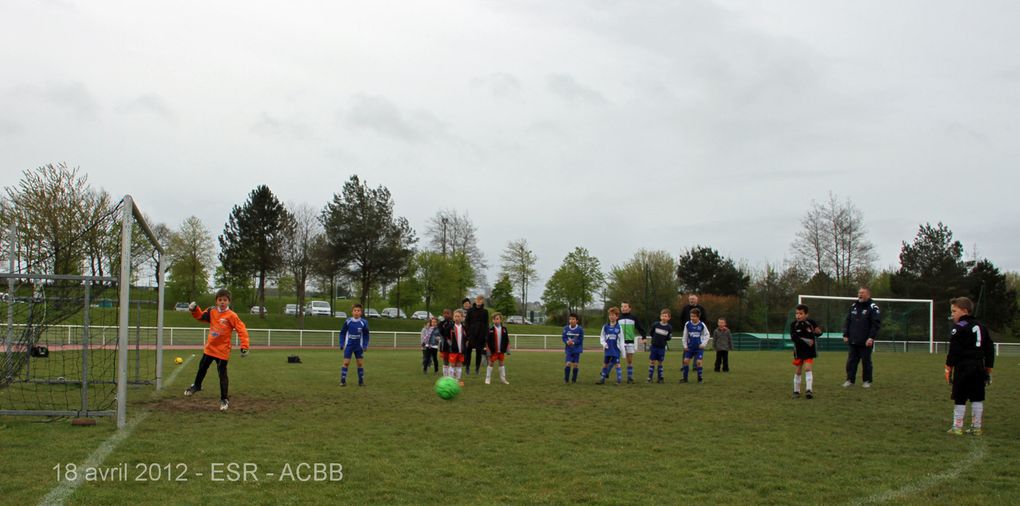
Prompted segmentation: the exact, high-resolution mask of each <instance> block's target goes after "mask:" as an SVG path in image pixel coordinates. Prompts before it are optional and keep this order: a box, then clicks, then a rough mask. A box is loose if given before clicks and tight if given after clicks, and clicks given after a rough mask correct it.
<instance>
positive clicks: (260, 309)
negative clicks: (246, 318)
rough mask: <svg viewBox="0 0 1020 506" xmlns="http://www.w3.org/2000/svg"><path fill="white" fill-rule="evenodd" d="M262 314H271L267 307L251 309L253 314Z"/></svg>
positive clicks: (253, 307)
mask: <svg viewBox="0 0 1020 506" xmlns="http://www.w3.org/2000/svg"><path fill="white" fill-rule="evenodd" d="M260 313H265V314H269V311H268V310H267V309H266V308H265V307H263V306H252V307H251V314H260Z"/></svg>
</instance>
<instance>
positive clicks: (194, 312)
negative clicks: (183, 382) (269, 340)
mask: <svg viewBox="0 0 1020 506" xmlns="http://www.w3.org/2000/svg"><path fill="white" fill-rule="evenodd" d="M188 309H190V310H191V316H193V317H195V319H196V320H200V321H203V322H208V323H209V337H208V339H206V342H205V350H204V353H203V354H202V360H201V361H200V362H199V363H198V373H197V374H195V383H193V384H192V385H191V386H190V387H188V389H187V390H185V391H184V395H186V396H190V395H193V394H195V393H196V392H200V391H201V390H202V380H204V379H205V374H206V373H207V372H208V371H209V366H210V365H212V363H213V361H215V362H216V372H217V373H218V374H219V376H220V411H226V410H227V408H229V407H230V397H229V396H228V395H227V389H228V386H229V383H230V380H229V379H228V378H227V361H229V360H230V338H231V336H232V335H233V333H234V332H237V337H238V338H239V339H240V340H241V358H245V357H247V356H248V343H249V341H248V329H247V328H246V327H245V326H244V322H242V321H241V318H239V317H238V316H237V313H235V312H234V311H233V310H231V309H230V290H227V289H221V290H218V291H217V292H216V306H214V307H210V308H206V309H205V310H204V311H203V310H202V308H200V307H198V304H196V303H194V302H192V303H191V304H190V305H188Z"/></svg>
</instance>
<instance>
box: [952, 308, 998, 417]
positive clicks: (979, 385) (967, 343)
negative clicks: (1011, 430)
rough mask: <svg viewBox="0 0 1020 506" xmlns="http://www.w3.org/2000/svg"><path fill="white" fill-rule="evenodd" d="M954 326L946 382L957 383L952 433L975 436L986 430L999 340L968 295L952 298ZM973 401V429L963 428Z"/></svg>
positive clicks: (954, 390) (954, 392)
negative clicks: (976, 312) (987, 395)
mask: <svg viewBox="0 0 1020 506" xmlns="http://www.w3.org/2000/svg"><path fill="white" fill-rule="evenodd" d="M949 303H950V307H949V310H950V314H951V315H952V317H953V328H952V330H951V331H950V332H949V353H948V354H947V355H946V381H947V382H949V383H952V385H953V403H954V406H953V408H954V409H953V426H952V427H950V428H949V431H948V432H949V433H950V434H952V435H955V436H961V435H963V434H964V433H965V432H966V433H967V434H972V435H975V436H980V435H981V434H983V433H984V429H982V418H983V416H984V411H985V385H988V384H991V382H992V367H994V366H995V343H993V342H992V334H991V333H990V332H988V329H987V328H986V327H985V326H984V325H982V324H981V323H980V322H978V321H977V319H976V318H974V317H973V316H971V313H973V312H974V302H972V301H971V300H970V299H968V298H966V297H959V298H956V299H953V300H951V301H949ZM968 400H969V401H970V415H971V419H970V428H969V429H967V430H966V431H964V430H963V417H964V415H965V414H966V412H967V401H968Z"/></svg>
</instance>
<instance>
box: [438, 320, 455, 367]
mask: <svg viewBox="0 0 1020 506" xmlns="http://www.w3.org/2000/svg"><path fill="white" fill-rule="evenodd" d="M451 330H453V313H451V312H450V310H449V309H444V310H443V320H442V321H440V322H439V354H440V356H442V357H443V376H453V370H452V369H451V368H450V331H451Z"/></svg>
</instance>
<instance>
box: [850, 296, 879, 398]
mask: <svg viewBox="0 0 1020 506" xmlns="http://www.w3.org/2000/svg"><path fill="white" fill-rule="evenodd" d="M881 327H882V313H881V311H879V309H878V304H875V302H874V301H872V300H871V290H869V289H867V288H866V287H863V286H862V287H861V288H860V290H857V300H856V301H855V302H854V303H853V304H851V305H850V312H849V313H848V314H847V315H846V323H845V324H844V325H843V342H844V343H846V344H847V346H848V348H849V351H848V352H847V359H846V381H844V382H843V387H844V388H846V387H850V386H853V384H854V381H855V379H856V378H857V363H858V362H863V363H864V371H863V372H862V374H861V379H862V380H863V381H864V384H863V385H861V386H863V387H864V388H871V381H872V379H873V376H872V372H873V371H872V366H871V352H872V351H874V349H875V339H876V338H877V337H878V330H879V329H880V328H881Z"/></svg>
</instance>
